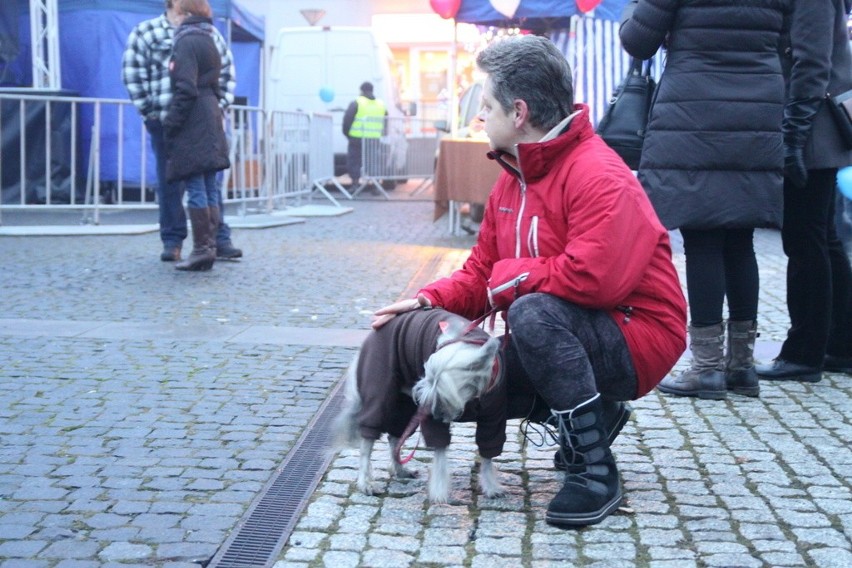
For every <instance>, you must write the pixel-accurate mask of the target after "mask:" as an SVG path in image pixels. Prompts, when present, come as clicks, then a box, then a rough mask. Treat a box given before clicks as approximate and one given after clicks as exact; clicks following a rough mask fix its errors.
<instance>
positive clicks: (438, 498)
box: [429, 489, 450, 505]
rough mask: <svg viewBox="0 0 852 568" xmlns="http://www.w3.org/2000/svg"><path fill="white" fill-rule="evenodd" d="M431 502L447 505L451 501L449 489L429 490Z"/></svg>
mask: <svg viewBox="0 0 852 568" xmlns="http://www.w3.org/2000/svg"><path fill="white" fill-rule="evenodd" d="M429 502H430V503H432V504H433V505H446V504H447V503H449V502H450V495H449V492H447V491H432V490H431V489H430V490H429Z"/></svg>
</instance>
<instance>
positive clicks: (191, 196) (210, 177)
mask: <svg viewBox="0 0 852 568" xmlns="http://www.w3.org/2000/svg"><path fill="white" fill-rule="evenodd" d="M186 192H187V206H188V207H189V208H190V209H207V208H208V207H211V206H216V205H218V202H219V199H218V198H217V197H216V195H217V194H218V193H219V185H218V184H217V183H216V172H206V173H203V174H200V175H197V176H192V177H190V178H187V179H186Z"/></svg>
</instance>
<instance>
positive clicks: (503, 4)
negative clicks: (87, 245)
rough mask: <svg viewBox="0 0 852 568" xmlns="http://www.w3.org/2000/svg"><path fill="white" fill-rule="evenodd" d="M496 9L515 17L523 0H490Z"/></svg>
mask: <svg viewBox="0 0 852 568" xmlns="http://www.w3.org/2000/svg"><path fill="white" fill-rule="evenodd" d="M489 1H490V2H491V5H492V6H494V9H495V10H497V11H498V12H500V13H501V14H503V15H504V16H506V17H507V18H514V17H515V12H517V11H518V6H520V5H521V0H489Z"/></svg>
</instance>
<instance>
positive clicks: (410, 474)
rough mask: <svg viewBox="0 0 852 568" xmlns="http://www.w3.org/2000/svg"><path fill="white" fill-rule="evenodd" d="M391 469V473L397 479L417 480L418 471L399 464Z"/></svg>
mask: <svg viewBox="0 0 852 568" xmlns="http://www.w3.org/2000/svg"><path fill="white" fill-rule="evenodd" d="M391 469H392V471H391V473H392V474H393V476H394V477H395V478H396V479H417V471H416V470H413V469H408V468H407V467H403V466H402V465H399V464H394V466H393V468H391Z"/></svg>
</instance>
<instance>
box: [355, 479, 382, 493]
mask: <svg viewBox="0 0 852 568" xmlns="http://www.w3.org/2000/svg"><path fill="white" fill-rule="evenodd" d="M355 486H356V487H357V488H358V491H360V492H361V493H363V494H364V495H376V494H377V493H379V488H378V487H376V485H375V484H374V483H371V482H369V481H362V480H360V479H359V480H358V481H357V482H356V483H355Z"/></svg>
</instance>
